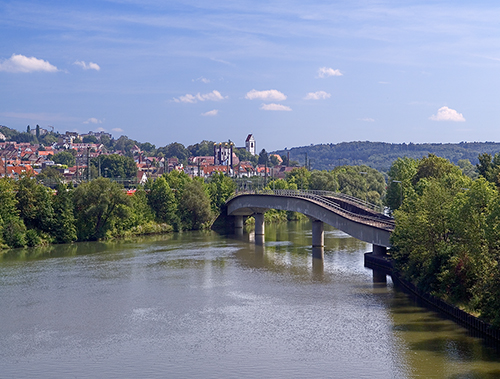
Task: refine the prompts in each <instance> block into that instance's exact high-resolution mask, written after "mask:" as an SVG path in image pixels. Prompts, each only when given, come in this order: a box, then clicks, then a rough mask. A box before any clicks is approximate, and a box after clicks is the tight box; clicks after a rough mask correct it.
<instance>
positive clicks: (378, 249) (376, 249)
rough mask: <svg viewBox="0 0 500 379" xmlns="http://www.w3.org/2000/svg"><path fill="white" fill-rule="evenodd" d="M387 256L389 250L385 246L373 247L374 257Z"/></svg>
mask: <svg viewBox="0 0 500 379" xmlns="http://www.w3.org/2000/svg"><path fill="white" fill-rule="evenodd" d="M386 254H387V248H386V247H385V246H380V245H373V255H377V256H384V255H386Z"/></svg>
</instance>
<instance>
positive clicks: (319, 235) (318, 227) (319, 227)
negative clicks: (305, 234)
mask: <svg viewBox="0 0 500 379" xmlns="http://www.w3.org/2000/svg"><path fill="white" fill-rule="evenodd" d="M312 246H313V248H315V247H323V246H325V232H324V226H323V221H319V220H314V221H313V222H312Z"/></svg>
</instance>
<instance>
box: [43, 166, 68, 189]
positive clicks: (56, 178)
mask: <svg viewBox="0 0 500 379" xmlns="http://www.w3.org/2000/svg"><path fill="white" fill-rule="evenodd" d="M63 179H64V176H63V175H62V174H61V173H60V172H59V171H58V170H57V169H55V168H54V167H51V166H47V167H45V168H43V169H42V171H41V172H40V174H38V175H37V177H36V180H37V181H38V182H39V183H41V184H43V185H46V186H52V185H56V184H57V183H60V182H61V181H62V180H63Z"/></svg>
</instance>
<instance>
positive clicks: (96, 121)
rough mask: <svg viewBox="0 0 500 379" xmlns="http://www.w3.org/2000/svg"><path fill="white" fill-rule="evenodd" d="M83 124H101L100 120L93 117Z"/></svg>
mask: <svg viewBox="0 0 500 379" xmlns="http://www.w3.org/2000/svg"><path fill="white" fill-rule="evenodd" d="M83 123H84V124H102V120H98V119H97V118H95V117H91V118H89V119H88V120H86V121H84V122H83Z"/></svg>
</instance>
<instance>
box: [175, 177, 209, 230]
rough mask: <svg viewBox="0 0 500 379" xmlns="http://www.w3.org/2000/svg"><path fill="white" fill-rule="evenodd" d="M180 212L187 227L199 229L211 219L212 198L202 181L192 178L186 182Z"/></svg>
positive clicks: (184, 225)
mask: <svg viewBox="0 0 500 379" xmlns="http://www.w3.org/2000/svg"><path fill="white" fill-rule="evenodd" d="M179 213H180V215H181V221H182V225H183V227H184V228H185V229H189V230H198V229H201V228H202V227H203V225H204V224H205V223H207V222H209V221H210V219H211V217H212V212H211V210H210V198H209V196H208V194H207V192H206V191H205V188H204V186H203V183H202V182H201V181H199V180H192V181H191V182H189V183H187V184H186V186H185V188H184V194H183V196H182V198H181V200H180V201H179Z"/></svg>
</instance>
